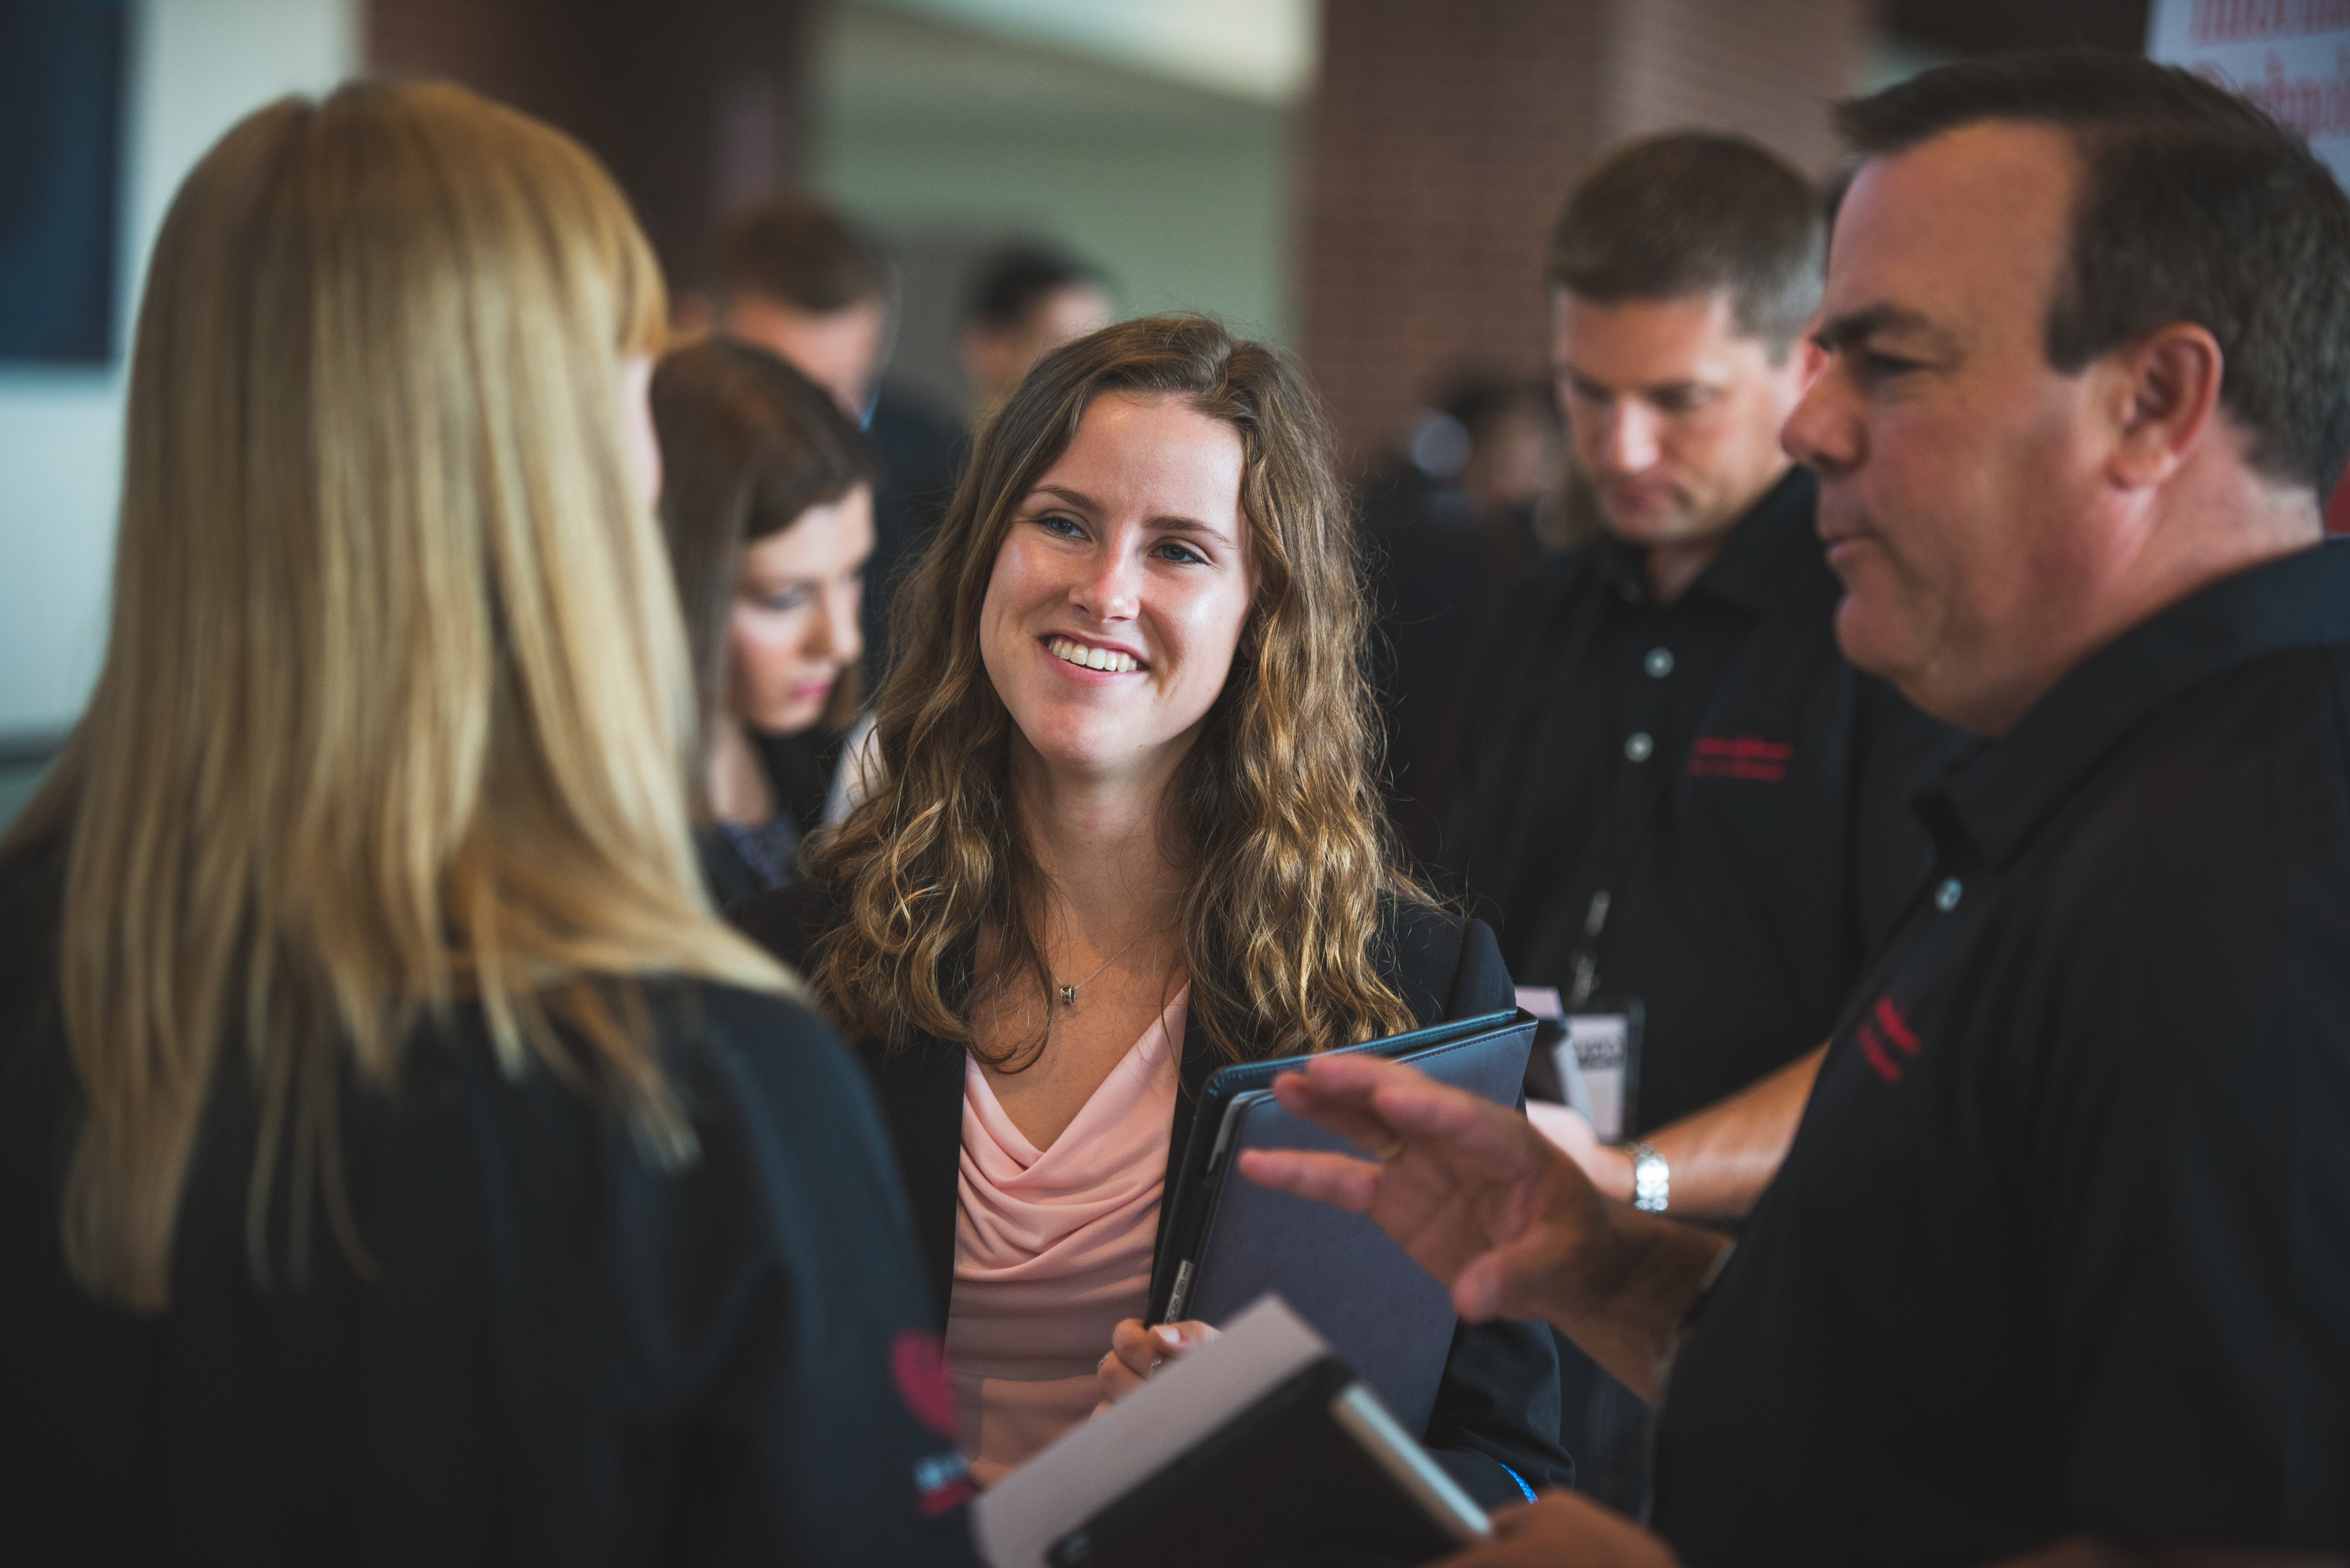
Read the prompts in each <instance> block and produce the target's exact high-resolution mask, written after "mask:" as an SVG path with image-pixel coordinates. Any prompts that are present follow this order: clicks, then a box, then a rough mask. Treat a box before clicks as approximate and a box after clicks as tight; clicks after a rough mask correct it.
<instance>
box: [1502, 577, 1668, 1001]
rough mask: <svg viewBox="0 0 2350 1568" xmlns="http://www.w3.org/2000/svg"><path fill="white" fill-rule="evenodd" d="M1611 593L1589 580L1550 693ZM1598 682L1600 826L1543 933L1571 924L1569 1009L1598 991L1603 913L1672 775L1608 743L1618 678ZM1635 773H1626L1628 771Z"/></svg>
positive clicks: (1590, 641)
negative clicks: (1604, 762)
mask: <svg viewBox="0 0 2350 1568" xmlns="http://www.w3.org/2000/svg"><path fill="white" fill-rule="evenodd" d="M1612 597H1613V596H1612V595H1611V594H1610V593H1608V591H1607V587H1606V584H1605V582H1604V581H1596V582H1594V583H1592V584H1591V586H1590V590H1589V591H1588V592H1586V595H1585V597H1584V601H1583V603H1582V605H1581V606H1579V607H1578V614H1577V615H1576V618H1575V625H1574V626H1573V627H1572V628H1571V629H1570V632H1569V635H1568V636H1567V637H1566V638H1565V639H1563V642H1562V653H1561V657H1560V658H1559V659H1558V660H1557V661H1556V662H1555V664H1554V665H1553V667H1552V670H1550V671H1549V672H1547V673H1548V675H1549V679H1547V680H1545V681H1544V688H1545V689H1546V690H1547V691H1557V690H1558V685H1559V680H1560V678H1561V677H1565V676H1566V675H1568V674H1569V673H1570V672H1572V671H1573V670H1575V669H1577V668H1578V667H1580V666H1581V665H1583V664H1584V663H1585V661H1586V659H1588V658H1589V657H1590V655H1591V653H1592V651H1593V649H1594V647H1595V645H1596V644H1597V642H1598V641H1599V638H1600V633H1601V630H1602V628H1603V627H1604V626H1605V623H1606V621H1607V615H1608V613H1609V602H1610V600H1611V598H1612ZM1598 675H1599V680H1598V681H1597V687H1598V691H1599V701H1600V703H1601V707H1602V710H1603V711H1602V715H1601V722H1600V725H1599V731H1600V733H1602V734H1604V735H1607V736H1609V737H1611V744H1610V745H1609V748H1608V756H1609V764H1608V769H1607V805H1606V807H1605V811H1606V815H1605V816H1604V817H1603V818H1602V819H1601V824H1600V829H1599V831H1598V832H1597V833H1596V834H1595V835H1594V836H1593V837H1592V841H1591V851H1590V853H1589V854H1587V855H1586V857H1584V860H1583V864H1582V865H1581V866H1579V867H1576V869H1575V876H1574V877H1573V878H1572V879H1571V880H1570V881H1569V882H1568V884H1567V886H1568V888H1569V893H1568V896H1567V897H1566V898H1565V899H1563V900H1562V901H1561V902H1560V903H1559V904H1557V905H1556V906H1555V911H1556V912H1555V914H1554V915H1553V917H1552V919H1551V921H1550V922H1549V924H1548V928H1547V930H1546V932H1545V935H1549V934H1552V933H1555V932H1556V930H1557V927H1558V925H1559V924H1561V923H1565V922H1573V924H1572V926H1571V928H1570V929H1572V932H1573V937H1572V944H1573V945H1572V946H1571V947H1570V948H1569V949H1568V959H1567V964H1568V983H1567V991H1566V996H1565V1006H1566V1010H1567V1011H1568V1012H1574V1011H1575V1010H1576V1009H1577V1008H1579V1007H1581V1006H1582V1005H1583V1004H1584V1003H1585V1002H1588V1001H1589V1000H1590V999H1591V998H1592V997H1593V996H1594V995H1595V994H1596V993H1597V992H1598V990H1599V960H1600V953H1601V947H1602V939H1603V938H1604V937H1605V936H1606V934H1607V918H1608V916H1609V914H1610V913H1611V912H1612V911H1613V910H1614V909H1615V905H1616V898H1617V893H1618V892H1619V891H1620V890H1621V889H1622V888H1623V887H1624V886H1625V884H1626V882H1627V880H1628V879H1629V878H1630V877H1631V875H1632V873H1633V872H1634V871H1635V870H1637V869H1638V863H1639V860H1640V857H1641V856H1642V854H1643V853H1644V852H1645V850H1646V848H1647V840H1648V826H1649V824H1650V823H1651V822H1652V821H1653V820H1654V819H1655V816H1656V811H1657V805H1658V803H1659V801H1660V800H1661V799H1662V797H1663V795H1664V794H1665V791H1666V790H1667V788H1669V786H1670V784H1671V780H1672V764H1671V763H1670V762H1669V761H1668V760H1667V759H1666V757H1665V756H1664V755H1663V753H1661V751H1652V752H1650V753H1649V754H1648V756H1647V757H1645V758H1643V759H1641V760H1640V761H1639V762H1637V763H1636V762H1634V761H1632V760H1631V759H1630V758H1628V757H1627V756H1626V755H1625V754H1624V749H1623V745H1622V743H1621V742H1615V741H1613V739H1612V738H1613V737H1614V735H1615V731H1616V701H1615V696H1616V676H1615V671H1614V670H1612V669H1602V670H1599V671H1598ZM1627 768H1634V769H1638V770H1641V771H1640V773H1638V774H1633V775H1630V776H1627V774H1626V772H1625V770H1626V769H1627ZM1549 946H1550V943H1549V942H1548V941H1542V942H1538V943H1536V944H1534V950H1536V951H1540V950H1544V949H1546V948H1548V947H1549Z"/></svg>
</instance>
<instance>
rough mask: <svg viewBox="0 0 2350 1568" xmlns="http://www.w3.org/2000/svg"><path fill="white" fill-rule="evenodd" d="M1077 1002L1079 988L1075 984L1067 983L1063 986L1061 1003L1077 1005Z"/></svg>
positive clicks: (1070, 1005)
mask: <svg viewBox="0 0 2350 1568" xmlns="http://www.w3.org/2000/svg"><path fill="white" fill-rule="evenodd" d="M1076 1004H1077V988H1076V986H1074V985H1065V986H1063V987H1061V1005H1062V1006H1064V1007H1075V1006H1076Z"/></svg>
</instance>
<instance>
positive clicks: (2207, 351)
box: [2112, 321, 2226, 490]
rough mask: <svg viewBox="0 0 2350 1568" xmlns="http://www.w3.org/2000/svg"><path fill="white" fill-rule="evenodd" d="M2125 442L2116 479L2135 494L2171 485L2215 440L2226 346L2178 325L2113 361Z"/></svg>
mask: <svg viewBox="0 0 2350 1568" xmlns="http://www.w3.org/2000/svg"><path fill="white" fill-rule="evenodd" d="M2112 361H2113V364H2114V368H2115V369H2116V371H2117V372H2118V378H2117V379H2118V382H2119V384H2118V385H2117V386H2116V389H2115V391H2116V415H2117V429H2116V436H2117V438H2118V440H2117V441H2116V446H2115V448H2114V454H2113V459H2112V472H2113V477H2114V479H2115V480H2116V482H2117V483H2121V484H2123V485H2125V486H2126V487H2128V488H2130V489H2133V490H2136V489H2143V488H2147V487H2149V486H2153V485H2158V484H2161V483H2164V482H2165V481H2167V480H2168V479H2169V478H2170V476H2171V475H2172V474H2173V473H2175V472H2178V468H2179V466H2180V465H2181V464H2182V463H2184V462H2186V461H2187V460H2188V458H2189V456H2191V455H2192V454H2193V452H2194V451H2195V449H2196V447H2197V446H2198V445H2199V443H2201V442H2202V441H2205V440H2207V439H2209V438H2210V436H2211V434H2212V433H2213V426H2214V424H2215V422H2216V421H2215V416H2216V415H2217V413H2218V411H2219V408H2220V378H2221V376H2222V374H2223V373H2224V372H2225V370H2226V364H2225V358H2224V356H2222V355H2221V354H2220V340H2219V339H2218V338H2216V337H2212V336H2211V334H2210V330H2209V329H2208V328H2206V327H2199V326H2197V325H2196V324H2195V323H2194V322H2191V321H2174V322H2172V323H2171V324H2170V325H2169V326H2168V327H2159V328H2158V329H2156V330H2155V331H2153V332H2151V333H2149V334H2147V336H2146V337H2143V338H2140V339H2139V340H2138V341H2137V343H2136V344H2134V345H2132V346H2131V347H2129V348H2121V349H2116V350H2115V351H2114V354H2113V356H2112Z"/></svg>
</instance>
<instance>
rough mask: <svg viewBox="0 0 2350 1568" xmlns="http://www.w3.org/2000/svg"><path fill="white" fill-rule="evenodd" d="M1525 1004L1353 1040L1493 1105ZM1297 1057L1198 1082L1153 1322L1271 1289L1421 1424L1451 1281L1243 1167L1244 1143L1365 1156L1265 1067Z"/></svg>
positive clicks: (1448, 1330)
mask: <svg viewBox="0 0 2350 1568" xmlns="http://www.w3.org/2000/svg"><path fill="white" fill-rule="evenodd" d="M1534 1023H1535V1021H1534V1015H1533V1014H1531V1013H1528V1012H1523V1011H1519V1010H1515V1009H1513V1010H1512V1011H1510V1012H1494V1013H1489V1014H1486V1015H1484V1016H1482V1017H1479V1018H1467V1019H1459V1020H1455V1021H1453V1022H1451V1023H1438V1024H1433V1025H1430V1027H1428V1028H1426V1029H1416V1030H1413V1031H1411V1032H1410V1033H1406V1034H1396V1035H1390V1036H1389V1037H1388V1038H1387V1039H1384V1040H1373V1041H1370V1042H1368V1043H1367V1044H1362V1045H1356V1046H1350V1047H1348V1048H1347V1049H1349V1050H1351V1051H1364V1052H1370V1053H1373V1054H1378V1055H1382V1056H1387V1057H1390V1058H1392V1059H1394V1060H1396V1061H1399V1062H1403V1063H1406V1064H1409V1065H1411V1066H1413V1067H1417V1068H1418V1069H1419V1070H1420V1071H1421V1072H1423V1073H1426V1074H1427V1075H1429V1076H1430V1077H1431V1078H1435V1079H1437V1080H1439V1081H1440V1082H1442V1083H1446V1084H1451V1085H1454V1086H1455V1087H1457V1088H1462V1089H1467V1090H1469V1091H1470V1092H1471V1093H1472V1094H1476V1095H1480V1096H1483V1097H1484V1098H1486V1099H1489V1100H1492V1101H1493V1102H1494V1103H1495V1104H1497V1105H1503V1106H1514V1105H1517V1104H1518V1103H1519V1102H1520V1090H1521V1085H1523V1083H1524V1080H1525V1074H1526V1058H1527V1055H1528V1054H1529V1053H1530V1052H1531V1051H1532V1050H1533V1048H1534ZM1304 1061H1305V1058H1304V1057H1287V1058H1284V1059H1283V1060H1280V1061H1274V1062H1248V1063H1243V1064H1238V1065H1235V1066H1231V1067H1225V1068H1222V1069H1220V1070H1219V1071H1217V1072H1216V1073H1215V1074H1214V1075H1211V1077H1210V1078H1209V1079H1208V1082H1207V1085H1206V1086H1205V1088H1204V1089H1203V1091H1202V1093H1201V1100H1200V1109H1199V1113H1198V1114H1197V1115H1196V1116H1194V1117H1193V1119H1192V1123H1191V1139H1190V1142H1189V1143H1188V1145H1187V1146H1186V1147H1185V1149H1184V1158H1183V1163H1182V1166H1181V1167H1180V1175H1179V1177H1178V1181H1177V1190H1176V1191H1175V1192H1173V1193H1172V1194H1170V1199H1169V1201H1170V1203H1171V1204H1172V1205H1173V1210H1172V1212H1171V1213H1170V1215H1169V1217H1168V1224H1167V1229H1166V1231H1165V1233H1164V1235H1163V1237H1162V1240H1161V1243H1160V1248H1159V1256H1158V1258H1157V1259H1156V1260H1155V1262H1154V1266H1153V1268H1152V1271H1151V1282H1150V1310H1149V1321H1150V1322H1152V1323H1154V1324H1155V1323H1163V1322H1170V1321H1178V1320H1181V1319H1186V1318H1195V1319H1199V1320H1201V1321H1202V1322H1205V1323H1211V1324H1222V1323H1223V1322H1224V1321H1225V1320H1226V1319H1227V1318H1229V1317H1231V1316H1232V1314H1235V1313H1237V1312H1239V1311H1240V1309H1242V1308H1243V1307H1244V1306H1247V1305H1248V1304H1249V1303H1252V1302H1253V1301H1255V1300H1256V1299H1257V1297H1259V1296H1261V1295H1263V1294H1264V1293H1266V1292H1268V1291H1270V1292H1273V1293H1275V1294H1277V1295H1279V1296H1280V1297H1281V1298H1282V1299H1283V1300H1284V1301H1285V1302H1287V1303H1289V1304H1290V1306H1292V1307H1293V1308H1295V1310H1296V1313H1297V1314H1298V1315H1299V1316H1300V1317H1302V1318H1304V1319H1305V1321H1306V1323H1308V1324H1311V1325H1312V1326H1313V1328H1314V1329H1315V1332H1316V1333H1318V1334H1321V1335H1322V1337H1323V1338H1324V1339H1326V1340H1327V1341H1328V1342H1329V1344H1330V1348H1331V1350H1332V1351H1333V1352H1334V1353H1335V1354H1336V1355H1338V1356H1339V1357H1340V1358H1341V1359H1343V1360H1344V1361H1345V1362H1346V1363H1347V1365H1349V1366H1352V1367H1354V1368H1355V1370H1356V1371H1357V1373H1358V1374H1359V1375H1360V1376H1362V1378H1363V1380H1364V1381H1365V1382H1366V1383H1367V1384H1369V1385H1370V1386H1371V1388H1372V1390H1373V1391H1374V1392H1375V1393H1376V1394H1378V1397H1379V1399H1380V1401H1381V1402H1382V1403H1383V1404H1385V1405H1386V1407H1387V1408H1388V1410H1389V1411H1390V1412H1392V1413H1393V1414H1394V1416H1395V1418H1396V1420H1397V1422H1398V1423H1399V1424H1400V1425H1401V1427H1402V1428H1403V1429H1404V1430H1405V1431H1407V1432H1412V1433H1419V1432H1421V1431H1425V1430H1426V1429H1427V1427H1428V1420H1429V1417H1430V1413H1431V1412H1433V1411H1434V1409H1435V1407H1436V1390H1437V1386H1438V1384H1439V1383H1440V1382H1441V1381H1442V1379H1443V1374H1444V1358H1445V1356H1446V1355H1447V1353H1448V1352H1449V1351H1450V1349H1451V1344H1452V1333H1453V1329H1454V1326H1455V1322H1456V1320H1455V1318H1454V1315H1453V1311H1452V1296H1451V1292H1450V1291H1449V1290H1448V1289H1447V1288H1446V1287H1445V1286H1444V1285H1443V1284H1441V1283H1440V1282H1438V1281H1437V1280H1436V1279H1435V1278H1434V1277H1433V1276H1431V1275H1430V1274H1429V1273H1428V1272H1427V1271H1425V1270H1423V1269H1422V1268H1421V1267H1420V1266H1419V1264H1418V1263H1415V1262H1412V1261H1411V1258H1410V1257H1409V1255H1408V1254H1407V1253H1406V1252H1405V1251H1404V1250H1403V1249H1402V1248H1401V1247H1399V1246H1398V1245H1397V1244H1396V1243H1395V1242H1394V1241H1390V1240H1389V1239H1388V1235H1387V1233H1386V1232H1385V1231H1381V1230H1380V1229H1379V1228H1378V1226H1377V1225H1375V1224H1373V1223H1372V1222H1371V1221H1370V1220H1368V1219H1367V1218H1365V1217H1364V1216H1362V1215H1358V1214H1348V1213H1347V1212H1345V1211H1343V1210H1337V1209H1333V1208H1331V1207H1329V1206H1328V1205H1326V1204H1323V1203H1316V1202H1313V1201H1311V1200H1309V1199H1302V1198H1293V1197H1291V1196H1289V1195H1288V1194H1286V1193H1281V1192H1274V1191H1271V1190H1269V1189H1265V1188H1262V1187H1259V1186H1257V1185H1256V1183H1254V1182H1253V1181H1250V1180H1248V1179H1246V1178H1244V1177H1242V1176H1240V1175H1238V1174H1237V1173H1236V1172H1235V1171H1234V1170H1233V1168H1232V1164H1233V1159H1234V1158H1235V1157H1236V1156H1237V1155H1238V1154H1239V1153H1240V1151H1241V1150H1243V1149H1244V1148H1310V1149H1327V1150H1331V1151H1334V1152H1337V1153H1342V1154H1348V1155H1354V1156H1357V1157H1358V1158H1359V1157H1360V1156H1361V1154H1362V1150H1360V1149H1358V1148H1357V1147H1354V1145H1352V1144H1350V1143H1348V1142H1347V1140H1346V1139H1345V1138H1342V1137H1338V1136H1337V1135H1336V1134H1335V1133H1329V1132H1325V1131H1324V1130H1323V1129H1321V1128H1320V1127H1315V1125H1314V1124H1313V1123H1311V1122H1307V1121H1305V1120H1302V1119H1301V1118H1299V1117H1296V1116H1291V1115H1290V1114H1289V1113H1288V1112H1287V1111H1285V1110H1284V1109H1282V1108H1281V1105H1280V1102H1278V1101H1277V1100H1275V1099H1274V1097H1273V1094H1272V1084H1273V1080H1274V1076H1275V1075H1278V1074H1281V1073H1284V1072H1294V1071H1295V1070H1296V1069H1297V1068H1298V1067H1299V1066H1300V1065H1301V1064H1303V1063H1304Z"/></svg>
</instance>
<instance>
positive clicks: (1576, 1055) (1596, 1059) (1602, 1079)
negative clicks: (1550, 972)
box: [1518, 985, 1646, 1143]
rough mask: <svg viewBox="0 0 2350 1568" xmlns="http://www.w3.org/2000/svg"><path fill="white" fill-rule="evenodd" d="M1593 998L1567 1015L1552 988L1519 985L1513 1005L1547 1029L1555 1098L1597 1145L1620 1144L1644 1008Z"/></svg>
mask: <svg viewBox="0 0 2350 1568" xmlns="http://www.w3.org/2000/svg"><path fill="white" fill-rule="evenodd" d="M1592 1000H1593V1002H1595V1003H1596V1005H1595V1006H1594V1007H1592V1008H1591V1009H1589V1010H1587V1011H1585V1012H1573V1013H1570V1012H1567V1011H1566V1010H1565V1007H1564V1006H1563V1005H1562V1004H1561V1002H1560V998H1559V993H1558V992H1556V991H1555V990H1553V989H1550V988H1547V987H1537V986H1526V985H1522V986H1520V987H1518V1005H1519V1006H1520V1007H1523V1008H1524V1009H1525V1010H1526V1011H1527V1012H1531V1013H1533V1014H1534V1016H1535V1017H1536V1018H1540V1019H1544V1020H1545V1021H1547V1022H1548V1023H1549V1024H1550V1025H1551V1027H1550V1028H1548V1029H1545V1030H1544V1031H1543V1033H1544V1036H1546V1037H1548V1042H1549V1047H1550V1056H1551V1061H1552V1064H1554V1066H1555V1068H1556V1070H1557V1073H1558V1082H1559V1087H1560V1089H1561V1091H1562V1093H1561V1095H1560V1098H1562V1099H1564V1100H1565V1102H1566V1104H1567V1105H1568V1106H1571V1107H1573V1108H1574V1109H1575V1111H1576V1112H1577V1113H1579V1114H1580V1115H1581V1116H1583V1117H1584V1119H1585V1120H1586V1121H1588V1122H1589V1123H1590V1124H1591V1127H1592V1130H1593V1131H1594V1132H1596V1133H1597V1134H1598V1135H1599V1137H1600V1138H1601V1140H1602V1141H1604V1142H1607V1143H1620V1142H1622V1141H1623V1139H1624V1137H1625V1131H1626V1128H1627V1127H1628V1125H1629V1123H1630V1117H1631V1112H1632V1105H1633V1096H1634V1095H1635V1094H1636V1093H1637V1091H1638V1086H1639V1071H1640V1027H1641V1023H1642V1022H1643V1017H1644V1014H1645V1012H1646V1009H1644V1008H1643V1007H1642V1006H1641V1004H1640V1003H1639V1002H1638V1000H1637V999H1634V998H1629V997H1604V996H1603V997H1595V998H1593V999H1592Z"/></svg>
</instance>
